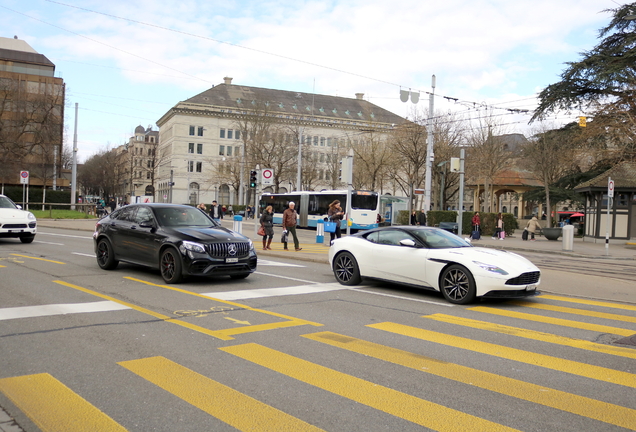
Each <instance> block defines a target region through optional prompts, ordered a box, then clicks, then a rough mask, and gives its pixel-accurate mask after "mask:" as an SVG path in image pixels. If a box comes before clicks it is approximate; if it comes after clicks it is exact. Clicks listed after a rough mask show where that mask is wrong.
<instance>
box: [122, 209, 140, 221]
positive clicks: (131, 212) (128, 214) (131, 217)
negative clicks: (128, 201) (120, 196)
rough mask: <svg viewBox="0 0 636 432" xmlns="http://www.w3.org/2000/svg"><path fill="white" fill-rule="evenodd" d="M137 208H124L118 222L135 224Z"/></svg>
mask: <svg viewBox="0 0 636 432" xmlns="http://www.w3.org/2000/svg"><path fill="white" fill-rule="evenodd" d="M135 210H136V208H135V207H124V208H122V209H121V210H119V213H118V214H117V220H122V221H128V222H134V221H135Z"/></svg>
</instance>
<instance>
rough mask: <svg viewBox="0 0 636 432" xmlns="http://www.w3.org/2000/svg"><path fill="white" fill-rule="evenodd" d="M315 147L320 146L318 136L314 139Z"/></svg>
mask: <svg viewBox="0 0 636 432" xmlns="http://www.w3.org/2000/svg"><path fill="white" fill-rule="evenodd" d="M314 145H315V146H317V145H318V137H317V136H315V137H314Z"/></svg>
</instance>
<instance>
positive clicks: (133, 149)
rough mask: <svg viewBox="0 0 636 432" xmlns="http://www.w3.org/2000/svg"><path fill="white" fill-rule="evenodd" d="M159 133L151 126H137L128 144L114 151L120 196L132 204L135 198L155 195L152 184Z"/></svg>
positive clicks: (154, 174)
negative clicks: (118, 174) (119, 175)
mask: <svg viewBox="0 0 636 432" xmlns="http://www.w3.org/2000/svg"><path fill="white" fill-rule="evenodd" d="M158 146H159V131H156V130H153V129H152V126H148V127H147V128H144V127H143V126H141V125H139V126H137V127H136V128H135V134H134V135H133V136H132V137H130V138H129V139H128V142H127V143H126V144H124V145H121V146H119V147H117V148H116V149H115V153H116V155H117V160H118V165H119V166H120V170H119V171H120V172H122V173H123V175H122V176H121V178H120V183H121V184H120V188H119V189H120V196H121V197H122V198H121V199H123V200H124V201H125V202H128V203H133V202H135V201H136V197H141V196H145V197H148V196H153V197H154V195H155V187H154V182H155V178H156V175H157V165H158V154H157V148H158Z"/></svg>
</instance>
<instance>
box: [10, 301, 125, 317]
mask: <svg viewBox="0 0 636 432" xmlns="http://www.w3.org/2000/svg"><path fill="white" fill-rule="evenodd" d="M124 309H130V308H129V307H128V306H124V305H122V304H119V303H116V302H113V301H108V300H105V301H99V302H90V303H67V304H49V305H41V306H22V307H13V308H4V309H0V321H1V320H10V319H16V318H34V317H43V316H51V315H65V314H70V313H85V312H111V311H117V310H124Z"/></svg>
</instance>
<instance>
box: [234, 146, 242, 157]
mask: <svg viewBox="0 0 636 432" xmlns="http://www.w3.org/2000/svg"><path fill="white" fill-rule="evenodd" d="M240 155H241V148H240V147H234V156H240Z"/></svg>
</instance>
